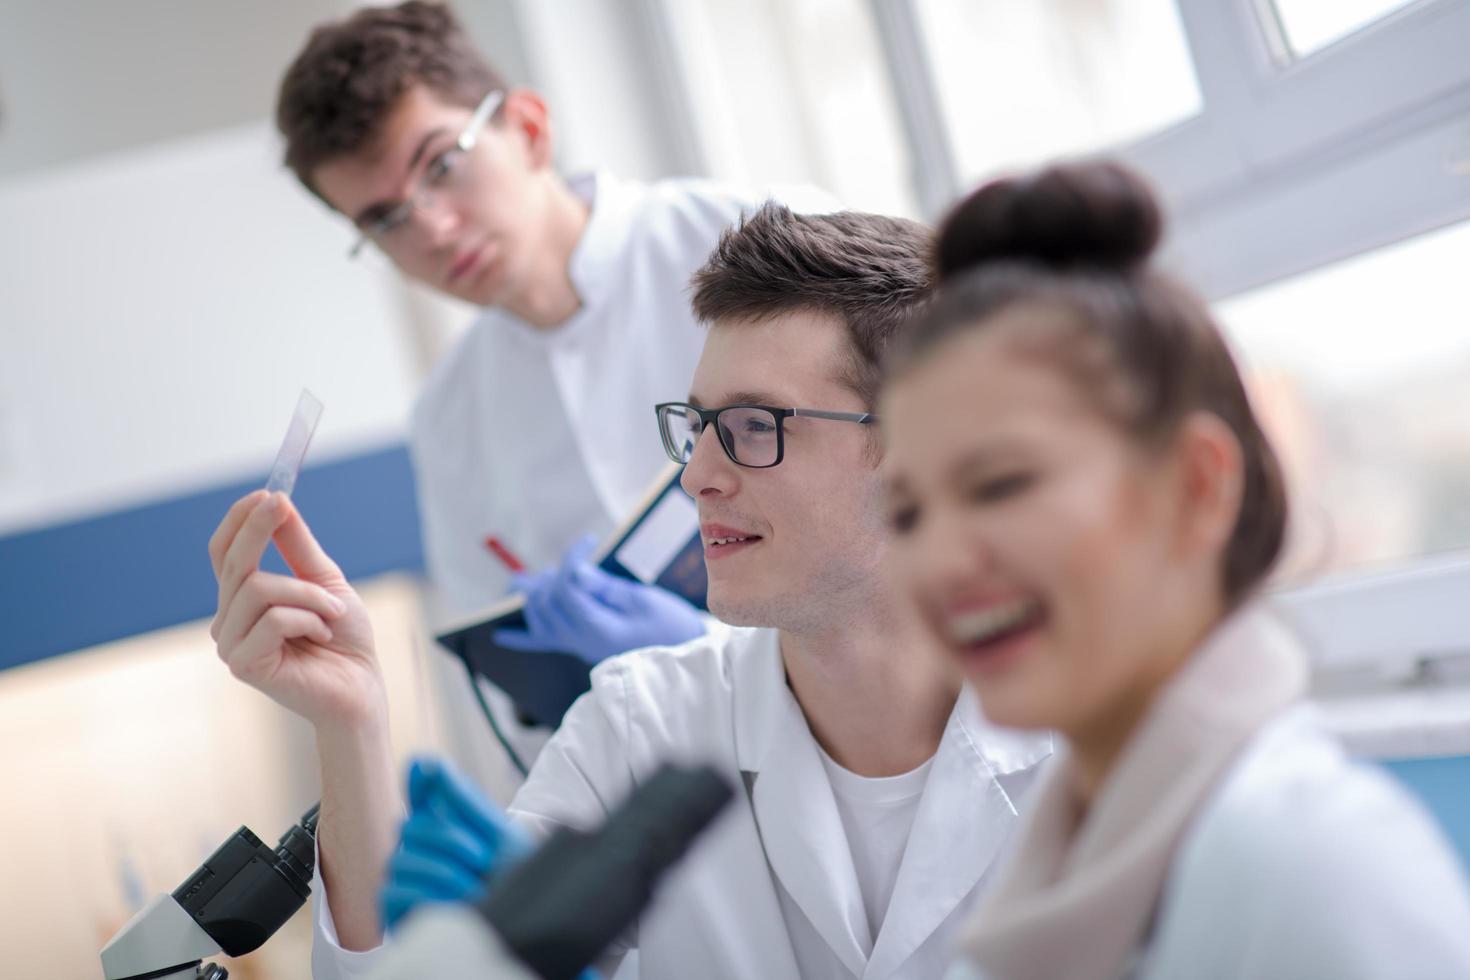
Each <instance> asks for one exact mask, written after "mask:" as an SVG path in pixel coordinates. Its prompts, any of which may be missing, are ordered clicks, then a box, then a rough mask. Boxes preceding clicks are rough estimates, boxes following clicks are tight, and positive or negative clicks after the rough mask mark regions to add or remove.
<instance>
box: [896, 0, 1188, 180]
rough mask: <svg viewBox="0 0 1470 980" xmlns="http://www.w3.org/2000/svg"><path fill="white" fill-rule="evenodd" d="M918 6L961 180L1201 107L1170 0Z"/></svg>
mask: <svg viewBox="0 0 1470 980" xmlns="http://www.w3.org/2000/svg"><path fill="white" fill-rule="evenodd" d="M918 15H919V24H920V27H921V31H922V36H923V40H924V45H925V47H926V49H927V51H928V56H929V59H930V61H931V63H932V65H933V71H934V75H935V81H936V85H937V88H938V91H939V96H940V102H941V105H942V109H943V118H944V121H945V123H946V125H947V126H948V129H949V131H950V136H951V140H952V142H953V144H954V153H955V155H956V157H957V158H958V164H959V171H960V174H961V175H962V177H963V178H964V179H965V180H966V182H967V183H968V182H974V181H975V180H977V179H979V178H982V177H985V176H987V175H989V174H993V173H994V172H996V171H997V170H1000V169H1005V168H1012V167H1016V166H1024V165H1028V164H1032V163H1035V162H1038V161H1042V160H1046V159H1050V158H1053V157H1057V156H1070V155H1075V154H1079V153H1084V152H1088V151H1092V150H1097V149H1100V148H1103V147H1108V146H1116V145H1121V144H1124V143H1129V142H1132V141H1134V140H1137V139H1139V138H1141V137H1143V136H1147V135H1150V134H1152V133H1155V132H1158V131H1160V130H1164V129H1167V128H1169V127H1170V126H1172V125H1174V124H1176V123H1179V122H1181V121H1183V120H1186V119H1188V118H1190V117H1192V116H1194V115H1195V114H1196V113H1198V112H1199V111H1200V108H1201V104H1202V103H1201V100H1200V90H1199V85H1198V83H1197V81H1196V79H1195V76H1194V66H1193V64H1192V62H1191V61H1190V54H1189V46H1188V44H1187V43H1186V42H1185V37H1184V29H1183V26H1182V24H1181V23H1180V20H1179V14H1178V11H1177V10H1176V8H1175V6H1174V3H1173V0H1097V2H1092V3H1076V2H1072V0H1027V2H1024V3H1017V2H1015V0H919V2H918Z"/></svg>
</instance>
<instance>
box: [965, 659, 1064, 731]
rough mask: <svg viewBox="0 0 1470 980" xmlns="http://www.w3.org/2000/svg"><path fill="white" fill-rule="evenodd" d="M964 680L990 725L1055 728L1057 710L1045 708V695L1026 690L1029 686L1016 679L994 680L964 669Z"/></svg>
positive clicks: (1046, 706)
mask: <svg viewBox="0 0 1470 980" xmlns="http://www.w3.org/2000/svg"><path fill="white" fill-rule="evenodd" d="M966 680H967V681H968V682H969V684H970V686H971V687H972V688H974V690H975V695H976V697H978V698H979V699H980V710H981V712H982V713H983V714H984V715H985V719H986V720H987V721H989V722H991V723H992V724H995V725H1000V726H1001V727H1002V728H1055V727H1056V722H1057V718H1058V713H1057V712H1056V711H1054V710H1049V709H1048V705H1047V699H1046V698H1045V696H1044V695H1042V694H1041V692H1038V691H1036V690H1032V689H1028V688H1029V685H1026V684H1024V683H1017V682H1016V679H1009V678H1008V679H1006V680H997V679H996V678H994V677H986V676H978V677H977V676H975V675H974V674H970V673H968V672H967V673H966Z"/></svg>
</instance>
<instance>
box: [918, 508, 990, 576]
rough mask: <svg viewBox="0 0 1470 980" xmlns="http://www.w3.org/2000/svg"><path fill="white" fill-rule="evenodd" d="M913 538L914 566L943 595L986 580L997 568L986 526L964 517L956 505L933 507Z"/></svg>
mask: <svg viewBox="0 0 1470 980" xmlns="http://www.w3.org/2000/svg"><path fill="white" fill-rule="evenodd" d="M928 517H929V520H926V521H924V522H922V523H921V524H920V525H919V528H918V531H917V533H916V534H915V535H914V541H913V546H914V550H913V555H912V557H913V559H914V561H913V567H914V568H915V569H917V570H918V574H919V575H921V576H922V578H923V579H924V581H925V584H926V585H927V586H928V588H929V589H931V590H933V591H936V592H937V593H939V594H941V595H943V594H947V593H951V592H959V591H962V590H964V589H967V588H969V587H972V586H973V585H974V584H975V583H976V582H977V581H982V580H983V579H984V578H985V577H986V576H987V575H989V574H990V573H991V571H992V569H993V563H992V555H991V550H990V544H989V542H988V540H987V538H986V535H985V533H984V529H983V528H977V527H975V526H973V525H972V523H971V522H969V521H965V520H963V519H961V516H960V514H958V513H957V512H956V510H955V509H954V508H939V509H937V510H931V512H930V514H929V515H928Z"/></svg>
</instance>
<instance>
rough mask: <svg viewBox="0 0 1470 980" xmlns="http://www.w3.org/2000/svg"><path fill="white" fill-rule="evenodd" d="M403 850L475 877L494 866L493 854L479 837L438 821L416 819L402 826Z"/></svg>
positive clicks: (410, 819)
mask: <svg viewBox="0 0 1470 980" xmlns="http://www.w3.org/2000/svg"><path fill="white" fill-rule="evenodd" d="M403 849H404V850H405V851H410V852H413V853H415V854H420V855H423V856H424V857H427V858H430V859H432V860H437V861H441V862H444V863H448V864H452V865H454V866H455V867H458V868H460V869H461V870H463V871H465V872H466V873H468V874H472V875H475V876H476V877H477V878H478V877H480V876H483V875H484V874H485V872H486V871H488V870H490V867H491V865H492V864H494V863H495V852H493V851H492V850H491V849H490V848H489V846H487V844H486V843H485V842H484V841H483V840H480V839H479V838H476V837H475V836H474V835H473V834H470V833H468V832H467V831H465V830H463V829H462V828H460V827H458V826H455V825H454V824H450V823H445V822H444V821H441V820H437V819H435V820H430V821H425V820H422V819H420V820H415V819H414V818H412V817H410V818H409V820H408V822H407V823H406V824H404V825H403Z"/></svg>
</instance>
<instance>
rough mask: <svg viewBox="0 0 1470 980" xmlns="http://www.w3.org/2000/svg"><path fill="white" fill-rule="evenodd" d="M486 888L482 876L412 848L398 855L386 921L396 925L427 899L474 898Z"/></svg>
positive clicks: (386, 904) (385, 894)
mask: <svg viewBox="0 0 1470 980" xmlns="http://www.w3.org/2000/svg"><path fill="white" fill-rule="evenodd" d="M483 891H484V885H483V884H482V883H481V882H480V880H479V879H478V878H475V877H471V876H470V875H467V874H465V873H464V872H462V871H460V870H458V869H456V868H454V867H452V866H449V865H444V864H440V863H439V862H436V861H433V860H429V859H426V858H424V857H421V856H419V855H416V854H412V853H410V852H408V851H400V852H399V853H398V854H396V855H394V857H393V860H392V861H391V862H389V865H388V884H387V886H386V887H385V888H384V889H383V896H382V903H383V924H384V925H385V926H387V927H389V928H391V927H393V926H394V925H396V924H397V923H398V922H399V920H401V919H402V918H403V917H404V916H405V915H407V914H408V913H409V912H411V911H413V910H414V909H415V908H417V907H418V906H420V905H422V904H424V903H426V902H463V901H474V900H476V899H478V898H479V897H480V895H481V894H482V893H483Z"/></svg>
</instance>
